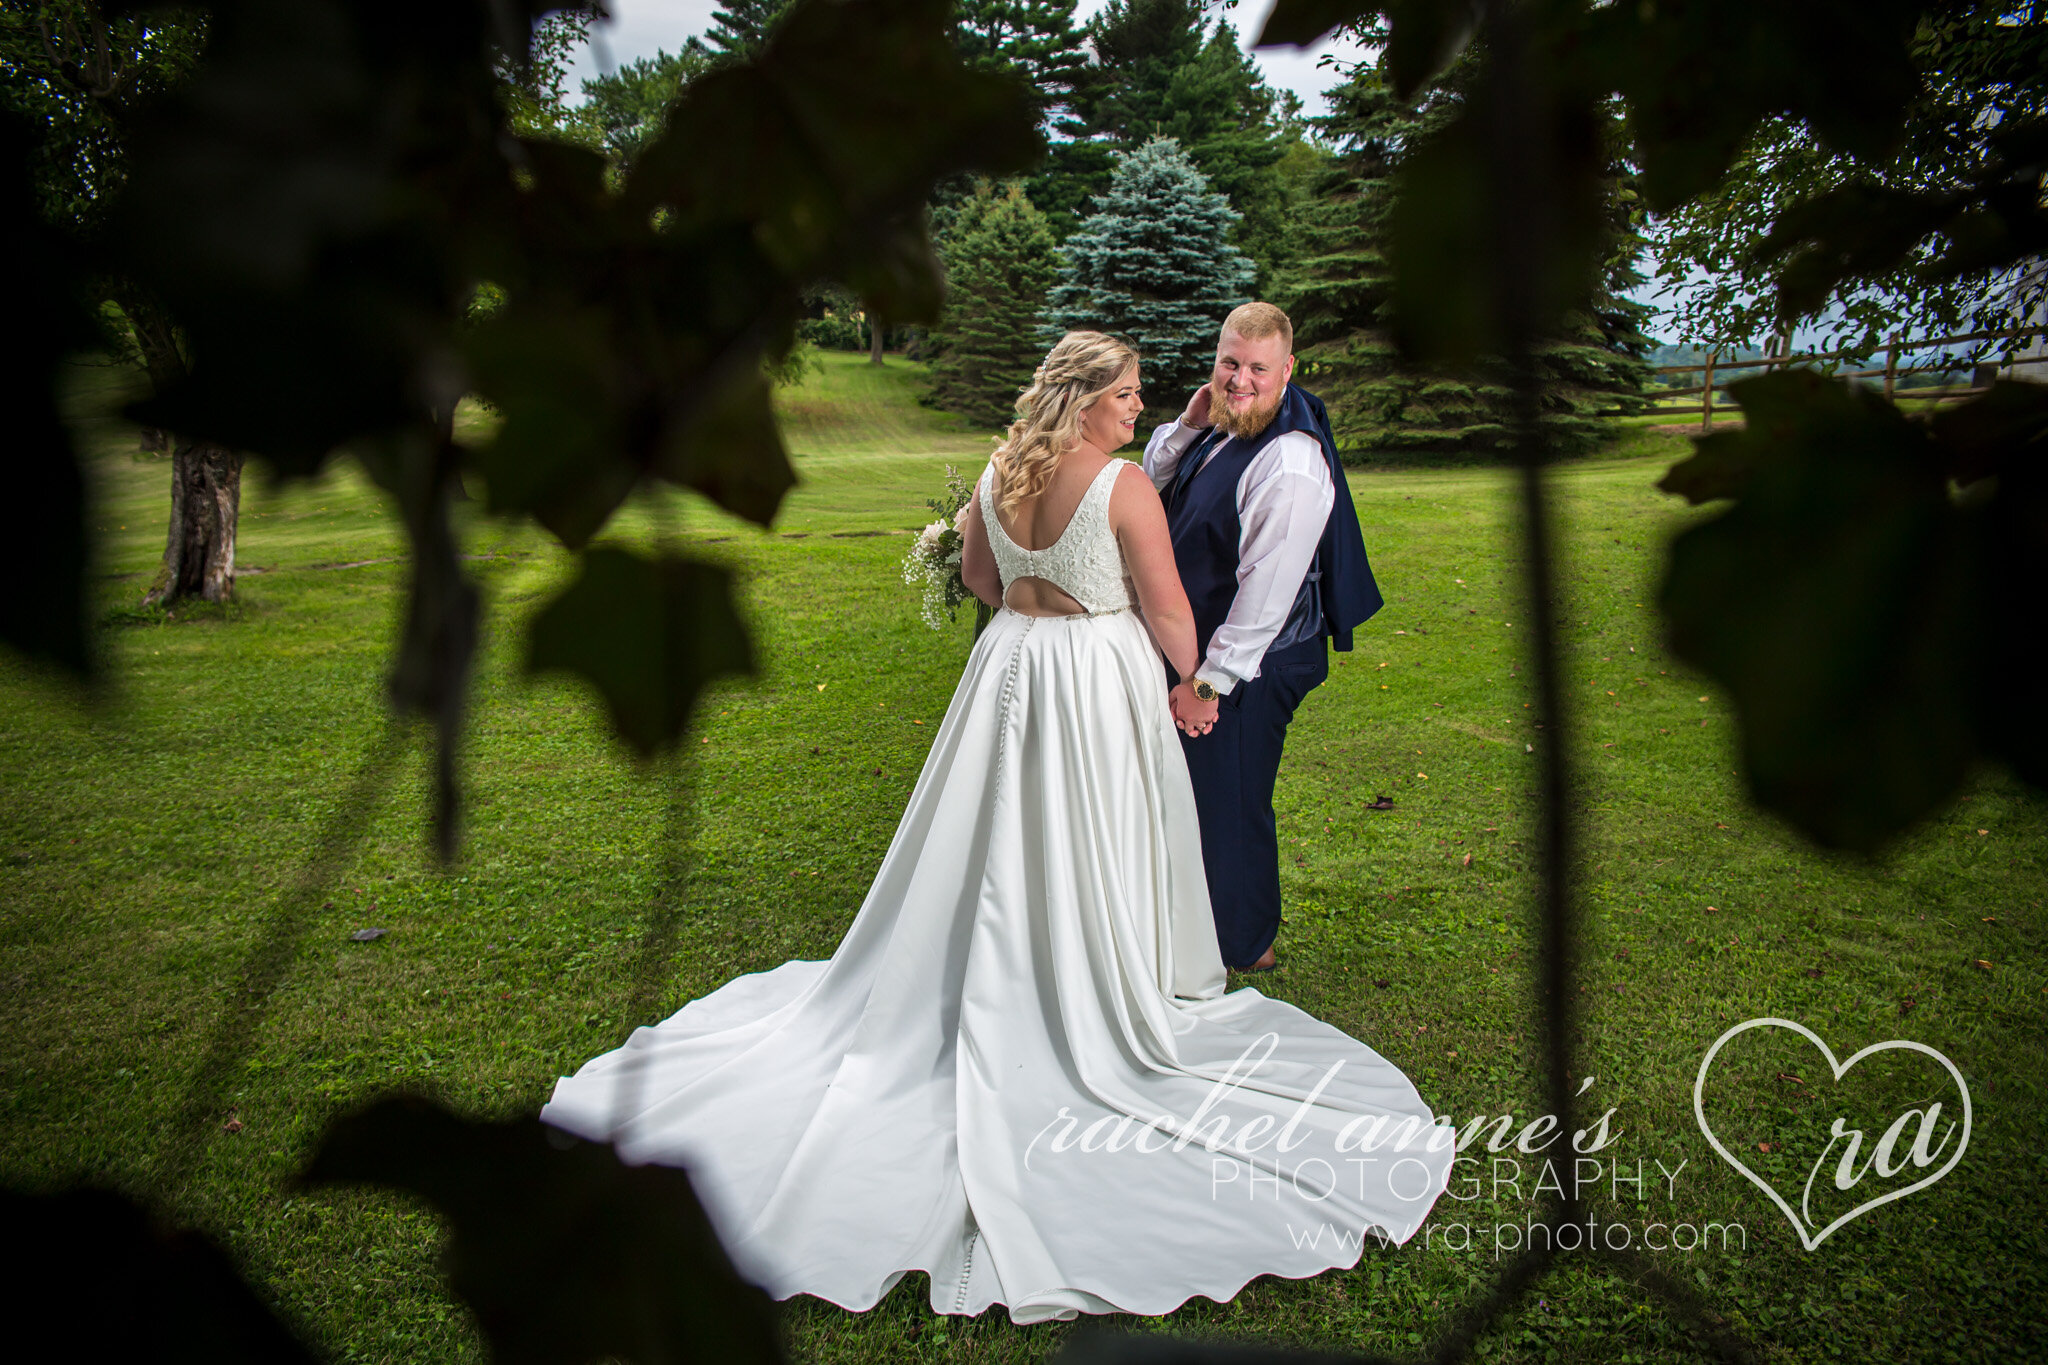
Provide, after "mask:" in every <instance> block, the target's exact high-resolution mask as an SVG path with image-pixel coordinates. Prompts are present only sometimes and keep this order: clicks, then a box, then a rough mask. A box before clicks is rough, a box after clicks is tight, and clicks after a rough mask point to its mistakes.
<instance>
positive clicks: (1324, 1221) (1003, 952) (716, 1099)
mask: <svg viewBox="0 0 2048 1365" xmlns="http://www.w3.org/2000/svg"><path fill="white" fill-rule="evenodd" d="M1124 463H1125V462H1124V461H1122V460H1112V461H1111V462H1110V464H1109V466H1108V467H1107V468H1106V469H1105V470H1104V471H1103V473H1102V474H1101V475H1100V476H1098V477H1097V479H1096V480H1095V482H1094V483H1093V484H1092V485H1090V487H1089V490H1088V492H1087V494H1086V496H1085V497H1084V498H1083V499H1082V501H1081V504H1080V507H1079V508H1078V509H1077V510H1076V511H1075V513H1074V516H1073V518H1072V520H1071V521H1070V522H1069V524H1068V526H1067V529H1066V531H1065V532H1064V534H1062V535H1061V537H1060V538H1059V540H1058V541H1057V543H1055V544H1054V545H1052V546H1051V547H1049V548H1047V549H1045V550H1041V551H1036V552H1033V551H1027V550H1024V549H1022V548H1021V547H1019V546H1017V545H1016V544H1014V543H1013V542H1012V541H1011V540H1010V539H1009V537H1008V536H1007V535H1005V534H1004V532H1003V528H1002V526H1001V524H1000V523H999V522H998V521H997V519H996V516H995V513H994V510H993V507H992V505H991V502H990V497H989V493H988V488H987V482H988V481H987V480H986V479H984V480H983V484H982V488H981V490H980V495H979V496H980V499H981V509H982V515H983V517H984V519H985V522H986V524H987V527H988V535H989V540H990V542H991V543H992V544H993V546H994V548H995V553H996V560H997V564H998V566H999V567H1000V569H1001V571H1002V576H1003V583H1004V586H1005V588H1007V587H1008V586H1009V584H1011V583H1012V582H1014V581H1016V580H1017V579H1018V578H1021V577H1026V576H1036V577H1040V578H1044V579H1047V580H1049V581H1051V582H1053V583H1055V584H1057V585H1058V586H1060V587H1062V588H1063V589H1065V590H1066V591H1067V592H1068V593H1070V594H1071V595H1072V596H1073V597H1074V598H1075V599H1076V600H1077V601H1079V602H1081V603H1082V604H1083V605H1084V606H1086V607H1087V608H1088V614H1087V615H1085V616H1069V617H1052V618H1047V617H1031V616H1024V615H1019V614H1017V613H1015V612H1012V611H1009V610H1007V609H1005V610H1002V611H999V612H997V614H996V616H995V619H994V621H993V622H991V623H990V625H989V627H988V629H987V630H986V631H984V632H983V634H982V636H981V639H980V640H979V641H978V642H977V643H976V645H975V646H974V652H973V654H972V655H971V656H970V658H969V659H968V663H967V670H966V673H965V675H964V676H963V677H962V678H961V680H960V686H959V689H958V690H957V691H956V692H955V693H954V694H953V701H952V705H951V706H950V707H948V709H947V712H946V718H945V721H944V723H943V724H942V725H941V726H940V727H939V730H938V733H937V735H936V736H935V738H934V742H933V745H932V750H931V755H930V757H929V758H928V759H926V761H925V766H924V772H923V773H922V774H921V775H920V776H919V778H918V781H917V786H916V789H915V790H914V791H913V792H912V793H911V796H910V805H909V808H908V809H907V810H906V811H905V812H904V815H903V822H902V824H901V825H899V826H898V827H897V830H896V837H895V839H894V840H893V841H892V842H891V844H890V846H889V852H888V854H887V856H886V857H884V859H883V860H882V866H881V869H880V871H879V872H877V873H876V876H875V881H874V885H873V887H872V888H871V889H870V890H869V892H868V896H867V900H866V902H865V903H864V904H863V905H862V906H861V910H860V913H859V915H858V916H857V917H856V918H855V919H854V922H853V926H852V927H851V928H850V929H849V930H848V931H847V934H846V937H845V939H844V940H843V941H842V942H841V943H840V945H839V949H838V951H837V952H835V953H834V954H833V955H832V958H831V960H830V961H828V962H788V963H784V964H783V965H782V966H780V967H777V968H775V969H774V970H772V971H768V972H763V973H759V974H757V975H751V976H742V977H740V978H738V979H737V980H735V981H733V982H731V983H730V984H728V985H726V986H724V987H721V988H720V989H718V990H716V991H714V992H712V993H711V994H710V995H708V996H706V997H704V998H703V999H701V1000H695V1001H692V1002H691V1003H690V1004H688V1005H685V1006H684V1007H683V1008H682V1009H681V1010H680V1011H678V1012H677V1013H676V1014H675V1015H673V1016H671V1017H670V1018H668V1019H666V1020H664V1021H663V1022H661V1023H660V1024H657V1025H655V1026H653V1027H651V1028H643V1029H640V1030H638V1031H636V1032H635V1033H634V1034H633V1035H632V1037H631V1038H630V1039H629V1040H628V1041H627V1043H626V1044H625V1046H623V1047H621V1048H619V1049H618V1050H617V1051H614V1052H609V1053H606V1054H605V1055H603V1056H601V1057H598V1058H596V1059H595V1060H593V1061H591V1062H590V1063H588V1064H587V1065H586V1066H584V1067H583V1068H582V1070H580V1071H578V1072H577V1073H576V1074H575V1075H574V1076H572V1077H568V1078H565V1079H563V1080H562V1081H560V1082H559V1083H558V1084H557V1085H556V1087H555V1091H554V1097H553V1099H551V1100H550V1101H549V1103H548V1105H547V1107H546V1108H545V1109H544V1110H543V1111H542V1118H544V1119H545V1120H546V1121H547V1122H549V1123H551V1124H555V1125H557V1126H559V1127H561V1128H564V1129H567V1130H569V1131H571V1132H574V1133H578V1134H582V1135H584V1136H587V1137H591V1138H596V1139H601V1140H612V1141H615V1142H616V1143H617V1144H618V1146H619V1149H620V1151H621V1153H622V1154H623V1155H624V1156H625V1157H626V1159H628V1160H630V1161H636V1162H662V1163H672V1164H678V1165H682V1166H686V1167H688V1168H689V1170H690V1172H691V1174H692V1178H693V1180H694V1182H695V1185H696V1188H697V1191H698V1193H699V1195H700V1197H701V1198H702V1199H703V1201H704V1204H705V1208H706V1210H707V1211H708V1213H709V1214H710V1216H711V1218H712V1221H713V1224H714V1225H715V1226H716V1228H717V1229H718V1232H719V1234H720V1237H721V1238H722V1239H723V1241H724V1242H725V1245H726V1247H727V1249H728V1250H729V1251H730V1252H731V1254H732V1256H733V1259H734V1261H735V1263H736V1264H737V1265H738V1266H739V1268H740V1270H741V1271H742V1273H744V1274H746V1275H747V1276H748V1277H749V1278H751V1279H753V1280H755V1281H756V1282H758V1283H760V1284H762V1285H763V1286H765V1287H766V1288H767V1289H768V1290H769V1291H770V1292H771V1293H773V1294H774V1295H776V1296H777V1297H779V1298H786V1297H788V1296H790V1295H793V1294H799V1293H802V1294H815V1295H817V1296H818V1297H820V1298H823V1299H827V1300H830V1301H831V1302H833V1303H835V1304H839V1305H841V1306H843V1307H846V1308H851V1309H865V1308H869V1307H872V1306H873V1305H874V1304H875V1302H876V1301H877V1300H879V1299H880V1298H881V1297H882V1295H884V1294H885V1293H887V1292H888V1291H889V1289H890V1287H891V1286H893V1285H894V1284H895V1283H896V1282H897V1281H898V1280H899V1279H901V1278H902V1276H903V1275H904V1274H905V1273H906V1272H907V1271H911V1270H922V1271H926V1272H929V1274H930V1275H931V1301H932V1307H933V1308H934V1309H935V1310H937V1311H940V1312H946V1313H970V1314H971V1313H979V1312H981V1311H982V1310H984V1309H986V1308H988V1307H989V1306H990V1305H992V1304H1004V1305H1006V1306H1007V1307H1008V1309H1009V1312H1010V1315H1011V1317H1012V1318H1013V1319H1014V1320H1015V1321H1017V1322H1020V1323H1021V1322H1037V1321H1042V1320H1045V1319H1048V1318H1071V1317H1073V1316H1074V1315H1075V1314H1076V1313H1103V1312H1111V1311H1119V1310H1121V1311H1124V1312H1131V1313H1144V1314H1159V1313H1165V1312H1168V1311H1170V1310H1172V1309H1173V1308H1175V1307H1177V1306H1178V1305H1180V1304H1181V1303H1183V1302H1185V1301H1186V1300H1187V1299H1188V1298H1190V1297H1191V1296H1193V1295H1196V1294H1205V1295H1207V1296H1209V1297H1210V1298H1212V1299H1216V1300H1219V1301H1223V1300H1228V1299H1230V1298H1231V1297H1233V1296H1234V1295H1235V1294H1236V1293H1237V1291H1238V1290H1239V1289H1240V1288H1242V1287H1243V1285H1244V1284H1245V1283H1246V1282H1247V1281H1248V1280H1250V1279H1252V1278H1253V1277H1254V1276H1257V1275H1261V1274H1276V1275H1286V1276H1305V1275H1313V1274H1316V1273H1318V1272H1320V1271H1323V1270H1326V1269H1329V1268H1331V1267H1333V1266H1340V1265H1345V1266H1348V1265H1353V1264H1356V1262H1357V1260H1358V1256H1359V1251H1360V1247H1361V1244H1362V1243H1368V1242H1370V1243H1378V1242H1382V1241H1391V1242H1402V1241H1406V1240H1407V1239H1408V1238H1409V1236H1410V1235H1412V1234H1413V1233H1414V1231H1415V1230H1416V1228H1417V1226H1418V1225H1419V1224H1420V1223H1421V1221H1422V1218H1423V1216H1424V1215H1425V1214H1426V1213H1427V1212H1428V1210H1429V1207H1430V1205H1431V1203H1432V1202H1433V1201H1434V1200H1435V1199H1436V1197H1437V1196H1438V1194H1440V1193H1441V1192H1442V1191H1443V1188H1444V1183H1445V1179H1446V1177H1447V1174H1448V1171H1449V1167H1450V1162H1451V1158H1452V1156H1453V1152H1452V1151H1451V1150H1450V1148H1449V1139H1450V1138H1451V1137H1452V1136H1453V1134H1451V1132H1450V1130H1449V1129H1448V1128H1442V1127H1433V1126H1432V1115H1431V1112H1430V1110H1429V1107H1428V1106H1427V1105H1426V1104H1424V1103H1423V1101H1422V1099H1421V1097H1420V1096H1418V1095H1417V1094H1416V1092H1415V1088H1414V1087H1413V1086H1412V1085H1410V1084H1409V1082H1408V1079H1407V1077H1405V1076H1403V1075H1402V1074H1401V1072H1400V1070H1399V1069H1398V1068H1397V1067H1395V1066H1394V1065H1393V1064H1392V1063H1390V1062H1388V1061H1387V1060H1385V1059H1384V1058H1382V1057H1381V1056H1379V1054H1377V1053H1375V1052H1374V1051H1373V1050H1372V1049H1371V1048H1369V1047H1366V1046H1365V1045H1364V1044H1363V1043H1360V1042H1358V1041H1357V1040H1356V1039H1354V1038H1351V1037H1349V1036H1348V1035H1346V1034H1344V1033H1342V1032H1340V1031H1339V1030H1337V1029H1335V1028H1332V1027H1331V1026H1330V1025H1328V1024H1325V1023H1322V1022H1320V1021H1319V1020H1316V1019H1314V1018H1311V1017H1310V1016H1309V1015H1307V1014H1304V1013H1303V1012H1301V1011H1300V1010H1298V1009H1296V1008H1295V1007H1294V1006H1292V1005H1288V1004H1285V1003H1283V1002H1281V1001H1277V1000H1272V999H1268V998H1267V997H1265V996H1263V995H1261V994H1260V993H1259V992H1258V991H1255V990H1240V991H1237V992H1235V993H1233V994H1230V995H1225V994H1223V985H1224V972H1223V965H1222V959H1221V958H1220V956H1219V955H1218V952H1217V947H1216V935H1215V928H1214V925H1213V923H1212V921H1211V918H1210V911H1209V899H1208V893H1207V890H1206V887H1205V885H1204V882H1203V875H1202V856H1201V846H1200V843H1199V835H1198V834H1197V832H1196V824H1195V809H1194V796H1193V792H1192V790H1191V789H1190V787H1189V785H1188V777H1187V769H1186V767H1185V764H1184V762H1183V760H1182V758H1181V751H1180V742H1179V738H1178V735H1177V733H1176V731H1175V729H1174V725H1173V722H1172V719H1171V717H1170V715H1169V713H1168V710H1167V705H1166V685H1165V681H1164V671H1163V669H1162V666H1161V662H1160V655H1159V651H1158V649H1157V648H1156V647H1155V646H1154V644H1153V642H1152V639H1151V637H1150V635H1149V634H1148V632H1147V630H1146V628H1145V626H1144V624H1143V622H1142V621H1141V620H1140V618H1139V616H1138V614H1137V612H1136V611H1135V610H1133V609H1132V600H1133V599H1132V594H1131V589H1130V584H1129V580H1128V579H1127V577H1126V575H1125V569H1124V564H1123V560H1122V557H1121V554H1120V552H1119V550H1118V548H1117V542H1116V538H1115V536H1114V535H1113V534H1112V533H1111V531H1110V529H1109V523H1108V507H1109V494H1110V488H1111V486H1112V485H1113V483H1114V482H1115V479H1116V477H1117V472H1118V471H1119V470H1121V469H1122V468H1123V467H1124Z"/></svg>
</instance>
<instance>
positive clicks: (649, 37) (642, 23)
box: [569, 0, 1361, 114]
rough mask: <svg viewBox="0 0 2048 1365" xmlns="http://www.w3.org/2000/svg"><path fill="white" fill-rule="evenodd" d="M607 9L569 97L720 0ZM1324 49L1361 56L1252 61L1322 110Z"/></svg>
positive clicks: (706, 17)
mask: <svg viewBox="0 0 2048 1365" xmlns="http://www.w3.org/2000/svg"><path fill="white" fill-rule="evenodd" d="M1107 2H1108V0H1080V4H1079V5H1077V6H1076V7H1075V11H1074V17H1075V22H1076V23H1077V24H1078V23H1080V22H1083V21H1085V20H1086V19H1087V18H1088V17H1089V16H1090V15H1092V14H1094V13H1095V12H1096V11H1097V10H1100V9H1101V8H1103V6H1104V5H1105V4H1106V3H1107ZM609 8H610V9H611V11H612V22H611V23H609V24H606V25H601V26H599V27H598V29H597V30H596V32H595V33H594V34H593V35H592V42H591V48H590V51H589V52H587V53H586V54H584V56H583V57H582V58H581V59H579V60H578V61H577V62H576V64H575V66H574V67H573V68H572V71H571V76H570V81H569V90H570V94H571V97H572V98H573V97H575V96H576V95H577V94H579V93H580V91H581V89H582V86H581V81H582V79H583V78H584V77H586V76H595V75H597V74H599V73H600V72H602V71H603V70H605V68H606V65H607V64H609V65H612V66H617V65H620V64H623V63H625V62H630V61H634V60H636V59H637V58H640V57H651V56H653V55H654V53H655V51H656V49H666V50H667V51H669V52H674V51H676V50H677V49H679V48H680V47H682V45H683V44H684V43H686V42H688V41H689V40H690V38H692V37H693V36H695V35H698V34H701V33H703V32H704V30H705V29H706V28H708V27H709V26H710V24H711V14H712V11H714V10H716V9H718V8H720V0H609ZM1272 8H1273V0H1242V3H1240V4H1239V5H1238V7H1237V8H1236V9H1235V10H1233V11H1231V14H1230V22H1231V23H1232V25H1234V26H1235V27H1236V28H1237V31H1238V39H1239V41H1240V42H1242V43H1244V44H1245V45H1247V46H1249V44H1250V43H1251V40H1252V38H1253V37H1254V36H1255V35H1256V34H1257V33H1258V31H1259V26H1260V25H1261V24H1263V23H1264V22H1265V21H1266V14H1267V12H1268V11H1270V10H1271V9H1272ZM1326 54H1329V55H1334V56H1337V57H1339V58H1341V59H1343V60H1345V61H1355V60H1357V59H1358V57H1359V56H1360V55H1361V49H1360V48H1359V47H1358V46H1357V44H1355V43H1349V42H1344V43H1335V44H1327V45H1325V46H1324V47H1321V48H1314V49H1310V50H1307V51H1302V50H1298V49H1296V48H1291V47H1283V48H1273V49H1268V50H1265V51H1261V52H1255V53H1253V54H1252V60H1253V61H1255V62H1257V63H1258V65H1259V68H1260V69H1261V70H1262V71H1264V72H1265V75H1266V81H1267V83H1268V84H1270V85H1272V86H1275V87H1285V88H1286V89H1289V90H1292V91H1294V92H1295V93H1296V94H1297V95H1300V96H1301V101H1302V105H1303V108H1304V111H1305V112H1307V113H1310V114H1320V113H1322V112H1323V111H1324V108H1325V102H1324V100H1323V92H1324V91H1325V90H1328V89H1329V88H1330V87H1331V86H1333V85H1335V84H1336V83H1337V82H1338V79H1339V77H1338V75H1337V73H1336V72H1335V71H1334V70H1332V69H1331V68H1330V67H1327V66H1322V67H1319V66H1318V65H1317V61H1318V60H1319V59H1320V58H1321V57H1323V56H1324V55H1326Z"/></svg>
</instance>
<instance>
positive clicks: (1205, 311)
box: [1041, 137, 1254, 410]
mask: <svg viewBox="0 0 2048 1365" xmlns="http://www.w3.org/2000/svg"><path fill="white" fill-rule="evenodd" d="M1237 216H1238V215H1237V212H1236V210H1234V209H1232V208H1231V207H1230V204H1229V201H1228V200H1226V199H1225V198H1224V197H1223V196H1222V195H1220V194H1214V193H1211V192H1210V190H1209V183H1208V181H1207V179H1205V178H1204V177H1203V175H1202V173H1201V172H1200V171H1199V170H1197V169H1195V165H1194V163H1193V162H1192V161H1190V160H1189V159H1188V156H1187V154H1186V153H1185V152H1183V151H1182V150H1181V148H1180V144H1179V143H1177V142H1175V141H1174V140H1173V139H1172V138H1169V137H1162V138H1154V139H1152V140H1151V141H1150V142H1147V143H1146V144H1145V145H1144V146H1142V147H1140V148H1139V149H1138V150H1137V151H1135V152H1129V153H1126V154H1124V155H1123V156H1122V157H1120V158H1119V159H1118V162H1117V167H1116V173H1115V175H1114V176H1113V177H1112V179H1111V180H1110V186H1109V192H1108V193H1107V194H1104V195H1102V196H1100V197H1099V198H1097V199H1096V200H1095V212H1094V213H1093V214H1092V215H1091V216H1090V217H1089V218H1088V219H1087V220H1086V221H1085V222H1083V223H1082V224H1081V227H1080V230H1079V231H1077V232H1075V233H1074V235H1073V236H1071V237H1069V238H1068V239H1067V242H1066V255H1067V264H1066V266H1065V268H1064V269H1062V270H1061V272H1060V283H1059V284H1058V285H1057V286H1055V287H1054V289H1053V291H1052V296H1051V298H1050V299H1049V300H1048V304H1047V310H1046V315H1045V326H1044V328H1043V329H1042V333H1041V335H1042V337H1043V339H1044V340H1045V341H1046V342H1047V344H1050V343H1051V342H1052V341H1054V340H1057V339H1058V337H1059V336H1060V334H1061V333H1063V332H1068V331H1073V330H1075V329H1079V328H1087V329H1092V330H1095V331H1103V332H1116V333H1120V334H1122V335H1124V336H1128V337H1130V338H1131V339H1132V340H1133V341H1135V342H1136V343H1137V345H1138V349H1139V350H1140V351H1141V352H1142V353H1143V355H1144V358H1145V359H1144V370H1143V375H1144V382H1145V390H1146V393H1147V394H1148V396H1149V397H1150V399H1151V401H1152V405H1153V406H1154V407H1155V408H1157V409H1161V410H1164V409H1168V408H1172V409H1178V408H1179V406H1180V405H1181V404H1182V403H1183V402H1185V401H1186V399H1187V396H1188V394H1189V393H1190V392H1192V391H1193V390H1194V388H1195V387H1196V386H1197V385H1199V384H1201V383H1203V382H1204V381H1205V380H1207V379H1208V377H1209V372H1210V370H1211V369H1212V368H1213V367H1214V365H1215V357H1216V332H1217V329H1218V328H1220V327H1221V326H1222V325H1223V319H1224V317H1225V316H1226V315H1227V314H1228V313H1229V312H1230V310H1231V309H1233V308H1235V307H1236V306H1237V305H1238V304H1240V303H1243V302H1245V300H1246V297H1247V291H1248V290H1249V289H1250V288H1251V284H1252V278H1253V275H1254V270H1253V267H1252V263H1251V261H1250V260H1249V259H1248V258H1247V257H1246V256H1245V254H1244V253H1243V252H1241V251H1239V250H1238V249H1237V248H1236V247H1234V246H1232V245H1231V244H1230V229H1231V227H1232V226H1233V225H1234V224H1235V223H1236V222H1237Z"/></svg>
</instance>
